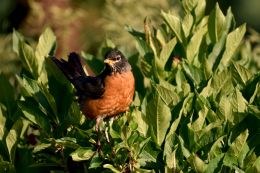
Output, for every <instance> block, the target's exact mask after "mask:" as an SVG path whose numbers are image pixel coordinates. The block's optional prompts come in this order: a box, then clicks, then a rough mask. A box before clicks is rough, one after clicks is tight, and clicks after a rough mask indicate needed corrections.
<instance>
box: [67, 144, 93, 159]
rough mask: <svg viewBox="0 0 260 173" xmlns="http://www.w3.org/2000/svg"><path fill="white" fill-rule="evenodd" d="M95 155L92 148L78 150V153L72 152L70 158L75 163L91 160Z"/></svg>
mask: <svg viewBox="0 0 260 173" xmlns="http://www.w3.org/2000/svg"><path fill="white" fill-rule="evenodd" d="M94 154H95V151H93V150H92V148H84V147H81V148H78V149H77V150H76V151H74V152H72V153H71V154H70V156H71V157H72V159H73V160H74V161H83V160H89V159H91V158H92V157H93V156H94Z"/></svg>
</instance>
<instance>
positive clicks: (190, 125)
mask: <svg viewBox="0 0 260 173" xmlns="http://www.w3.org/2000/svg"><path fill="white" fill-rule="evenodd" d="M182 6H183V9H184V15H183V16H182V17H181V16H179V15H176V14H171V13H166V12H162V17H163V19H164V23H163V24H162V25H161V26H160V27H159V28H153V27H152V26H151V23H150V21H149V19H146V20H145V24H144V32H140V31H136V30H134V29H133V28H131V27H128V31H129V33H130V34H131V35H132V36H133V37H134V38H135V39H136V43H137V51H138V53H135V54H133V55H132V56H130V57H129V61H130V62H131V63H132V65H133V69H134V73H135V77H136V81H137V87H136V93H135V99H134V102H133V104H132V106H131V110H130V112H127V113H124V115H122V116H120V117H118V118H117V119H116V120H114V121H113V120H108V121H106V122H104V123H103V125H102V129H103V131H105V130H107V131H108V134H109V136H110V140H111V141H110V143H107V142H106V141H105V138H104V137H101V143H102V147H101V149H100V150H97V148H96V141H97V135H96V133H95V131H94V128H93V127H94V124H95V122H94V121H93V120H89V119H86V118H85V117H84V116H83V115H82V114H81V112H80V110H79V107H78V105H77V102H76V100H75V98H74V89H73V87H72V86H71V84H70V83H69V82H68V81H67V80H66V79H65V77H64V76H63V74H62V73H61V72H60V71H59V70H58V69H57V68H56V66H55V65H54V64H53V63H52V61H51V60H50V58H49V56H52V55H53V54H54V51H55V46H56V44H55V43H56V42H55V36H54V34H53V33H52V31H51V30H50V29H46V30H45V32H44V33H43V34H42V35H41V37H40V38H39V42H38V45H37V46H36V47H35V48H33V47H32V46H30V45H29V44H27V43H26V40H25V39H24V38H23V37H22V36H21V35H20V34H19V33H18V32H14V33H13V42H14V45H13V49H14V51H15V52H16V53H17V54H18V55H19V57H20V59H21V62H22V65H23V70H22V72H21V74H20V75H19V76H17V81H18V83H19V87H18V88H14V87H13V86H11V84H9V82H8V80H7V79H6V77H5V76H4V75H0V83H1V86H0V87H1V91H4V92H2V93H1V95H0V103H1V104H0V124H1V126H0V145H1V150H0V164H1V168H2V170H4V171H3V172H8V171H9V172H15V170H16V171H19V172H25V171H26V172H36V171H37V172H50V171H54V172H59V171H61V172H97V171H104V172H130V171H132V172H260V167H259V165H260V150H259V148H260V147H259V146H260V143H259V137H260V133H259V132H260V127H259V123H260V104H259V103H260V92H259V90H260V87H259V86H260V85H259V81H260V80H259V79H260V73H259V66H258V65H257V63H256V61H257V60H256V58H254V57H252V56H253V54H247V53H245V52H249V53H250V52H251V47H250V46H246V44H245V43H246V42H244V41H243V37H244V34H245V32H246V26H245V25H241V26H239V27H237V28H235V23H234V19H233V15H232V13H231V10H230V9H229V10H228V11H227V14H226V15H224V14H223V13H222V12H221V10H220V9H219V6H218V5H216V6H215V8H214V10H213V11H212V12H211V13H210V15H209V16H205V15H204V11H205V7H206V1H204V0H203V1H187V0H183V1H182ZM241 43H242V44H241ZM107 46H111V44H110V45H109V44H108V45H107ZM105 49H106V47H104V49H102V50H105ZM249 55H252V56H249ZM82 56H83V58H85V59H86V61H87V63H88V64H89V65H90V66H92V68H93V69H102V66H101V65H100V60H99V59H98V58H95V57H93V56H91V55H88V54H84V53H83V54H82ZM97 71H98V70H97ZM15 90H19V91H20V92H19V94H16V92H15Z"/></svg>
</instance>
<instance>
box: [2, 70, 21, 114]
mask: <svg viewBox="0 0 260 173" xmlns="http://www.w3.org/2000/svg"><path fill="white" fill-rule="evenodd" d="M0 91H1V94H0V103H2V104H3V105H5V107H6V109H7V112H8V117H9V118H13V117H14V114H15V111H16V105H17V104H16V102H15V89H14V87H13V86H12V85H11V84H10V83H9V81H8V79H7V78H6V76H5V75H4V74H2V73H0Z"/></svg>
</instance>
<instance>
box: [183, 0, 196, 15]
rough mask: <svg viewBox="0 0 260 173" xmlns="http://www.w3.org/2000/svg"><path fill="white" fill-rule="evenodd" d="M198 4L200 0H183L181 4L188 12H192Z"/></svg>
mask: <svg viewBox="0 0 260 173" xmlns="http://www.w3.org/2000/svg"><path fill="white" fill-rule="evenodd" d="M197 4H198V0H192V1H191V0H181V5H182V6H183V8H184V10H185V12H186V13H189V12H192V10H193V9H194V8H195V7H196V6H197Z"/></svg>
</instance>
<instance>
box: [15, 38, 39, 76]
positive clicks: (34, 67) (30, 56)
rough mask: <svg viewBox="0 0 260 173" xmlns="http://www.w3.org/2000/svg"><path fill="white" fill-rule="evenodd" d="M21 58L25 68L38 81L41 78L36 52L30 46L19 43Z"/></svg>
mask: <svg viewBox="0 0 260 173" xmlns="http://www.w3.org/2000/svg"><path fill="white" fill-rule="evenodd" d="M19 56H20V58H21V60H22V64H23V67H24V68H25V69H26V70H27V71H28V72H30V74H31V75H32V76H33V77H34V79H37V78H38V76H39V72H38V62H37V59H36V56H35V54H34V50H33V49H32V47H31V46H29V45H28V44H26V43H24V42H22V41H20V42H19Z"/></svg>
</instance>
